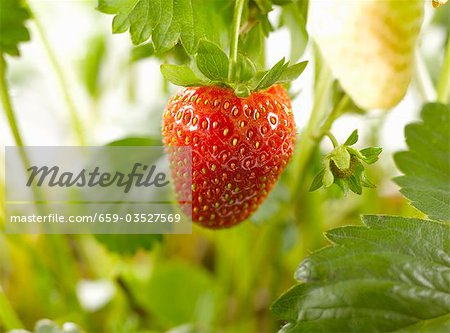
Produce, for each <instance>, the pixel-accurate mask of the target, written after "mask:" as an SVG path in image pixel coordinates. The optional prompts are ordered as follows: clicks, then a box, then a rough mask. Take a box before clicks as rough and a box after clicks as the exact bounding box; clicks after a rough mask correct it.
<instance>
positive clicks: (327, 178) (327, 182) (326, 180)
mask: <svg viewBox="0 0 450 333" xmlns="http://www.w3.org/2000/svg"><path fill="white" fill-rule="evenodd" d="M333 183H334V175H333V173H332V172H331V170H330V168H329V167H328V166H327V167H326V168H325V172H324V175H323V185H324V186H325V187H330V186H331V185H333Z"/></svg>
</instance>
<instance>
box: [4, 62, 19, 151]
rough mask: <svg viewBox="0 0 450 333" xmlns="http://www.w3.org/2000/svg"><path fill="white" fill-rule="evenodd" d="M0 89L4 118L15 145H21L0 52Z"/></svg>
mask: <svg viewBox="0 0 450 333" xmlns="http://www.w3.org/2000/svg"><path fill="white" fill-rule="evenodd" d="M0 83H1V84H0V87H1V88H0V89H1V100H2V104H3V109H4V110H5V113H6V118H7V119H8V123H9V127H10V129H11V132H12V134H13V137H14V141H15V142H16V145H17V146H19V147H22V146H23V140H22V136H21V134H20V131H19V127H18V126H17V121H16V115H15V113H14V109H13V107H12V103H11V99H10V96H9V93H8V83H7V82H6V60H5V58H4V57H3V54H0Z"/></svg>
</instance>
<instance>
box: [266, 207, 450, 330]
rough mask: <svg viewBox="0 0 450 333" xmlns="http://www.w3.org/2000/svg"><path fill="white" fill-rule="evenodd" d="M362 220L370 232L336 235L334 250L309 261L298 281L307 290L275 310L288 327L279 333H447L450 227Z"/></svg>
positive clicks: (345, 230) (332, 235) (355, 229)
mask: <svg viewBox="0 0 450 333" xmlns="http://www.w3.org/2000/svg"><path fill="white" fill-rule="evenodd" d="M363 220H364V224H365V226H347V227H341V228H337V229H334V230H331V231H329V232H328V233H327V237H328V239H330V240H331V241H332V242H333V246H330V247H326V248H324V249H321V250H319V251H316V252H315V253H313V254H312V255H310V256H309V257H308V258H306V259H305V260H304V261H303V262H302V264H301V265H300V267H299V268H298V270H297V273H296V278H297V279H298V280H299V281H301V282H303V283H301V284H299V285H297V286H295V287H293V288H292V289H290V290H289V291H287V292H286V293H285V294H284V295H282V296H281V297H280V298H279V299H278V300H277V301H276V302H275V303H274V304H273V306H272V311H273V313H274V314H275V315H277V316H278V317H280V318H281V319H283V320H287V321H288V322H289V323H288V324H287V325H286V326H285V327H284V328H283V329H282V330H281V331H280V332H283V333H288V332H289V333H297V332H388V331H389V332H391V331H394V330H399V329H406V331H408V330H407V328H408V327H409V326H411V325H417V326H419V325H424V327H425V324H426V325H429V326H430V328H431V327H434V329H433V330H432V329H430V330H426V329H425V330H424V331H425V332H441V331H442V332H443V329H442V327H443V325H447V326H448V325H449V322H448V320H449V313H450V296H449V294H450V225H448V224H443V223H439V222H433V221H426V220H419V219H407V218H402V217H390V216H365V217H364V218H363ZM443 318H444V319H445V320H444V321H443ZM442 321H443V322H442ZM433 323H434V325H433Z"/></svg>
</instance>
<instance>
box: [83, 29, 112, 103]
mask: <svg viewBox="0 0 450 333" xmlns="http://www.w3.org/2000/svg"><path fill="white" fill-rule="evenodd" d="M105 56H106V38H105V36H103V35H96V36H93V37H91V38H90V39H89V40H88V42H87V47H86V53H85V56H84V58H83V59H82V66H80V74H81V79H82V82H83V83H84V86H85V88H86V90H87V92H88V93H89V94H90V95H91V97H92V98H93V99H98V98H99V97H100V93H101V89H102V84H101V82H100V77H101V75H100V74H101V69H102V64H103V60H104V58H105Z"/></svg>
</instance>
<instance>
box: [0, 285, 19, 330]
mask: <svg viewBox="0 0 450 333" xmlns="http://www.w3.org/2000/svg"><path fill="white" fill-rule="evenodd" d="M0 321H1V322H2V323H3V324H2V325H3V326H4V327H3V328H4V329H6V331H9V330H13V329H19V328H23V327H24V326H23V324H22V322H21V321H20V319H19V317H18V316H17V314H16V312H15V311H14V309H13V307H12V306H11V304H9V301H8V299H7V298H6V295H5V293H4V291H3V289H2V286H1V285H0ZM2 325H0V328H1V327H2Z"/></svg>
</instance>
